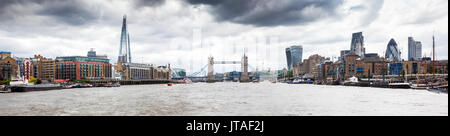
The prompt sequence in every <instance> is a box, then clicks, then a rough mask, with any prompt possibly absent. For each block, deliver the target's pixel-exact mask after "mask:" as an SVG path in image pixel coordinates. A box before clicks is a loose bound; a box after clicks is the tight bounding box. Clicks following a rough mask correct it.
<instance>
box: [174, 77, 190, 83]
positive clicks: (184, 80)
mask: <svg viewBox="0 0 450 136" xmlns="http://www.w3.org/2000/svg"><path fill="white" fill-rule="evenodd" d="M177 83H178V84H192V80H190V79H189V78H184V79H183V80H180V81H178V82H177Z"/></svg>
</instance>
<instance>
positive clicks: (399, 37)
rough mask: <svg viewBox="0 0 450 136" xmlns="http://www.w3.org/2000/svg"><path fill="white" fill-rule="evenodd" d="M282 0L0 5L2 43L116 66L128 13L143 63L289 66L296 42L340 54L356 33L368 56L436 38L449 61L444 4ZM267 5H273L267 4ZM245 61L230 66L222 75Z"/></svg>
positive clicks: (191, 67) (426, 48)
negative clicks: (90, 56) (89, 55)
mask: <svg viewBox="0 0 450 136" xmlns="http://www.w3.org/2000/svg"><path fill="white" fill-rule="evenodd" d="M236 2H240V4H236ZM252 2H253V3H254V4H250V3H252ZM273 2H274V1H258V2H255V1H253V0H249V1H244V2H243V1H238V0H229V1H226V2H224V1H221V2H219V1H214V2H205V1H197V0H175V1H165V0H152V1H142V0H136V1H95V2H91V1H55V0H43V1H20V0H19V1H6V2H3V4H2V5H1V6H0V11H1V12H0V17H1V18H3V19H2V20H1V21H0V49H1V50H4V51H10V52H12V53H13V54H14V55H15V56H19V57H30V56H33V55H34V54H41V55H43V56H46V57H51V58H56V57H57V56H73V55H84V54H85V53H86V51H87V50H89V49H90V48H95V50H96V51H98V52H100V53H107V54H106V55H108V58H109V59H111V62H116V61H117V56H118V55H119V54H118V52H119V51H118V47H119V45H120V35H121V34H120V32H121V31H120V30H121V23H122V21H121V20H122V16H123V15H124V14H126V15H128V20H127V21H128V27H129V28H130V29H129V31H130V33H132V34H133V37H131V40H132V41H133V47H132V48H133V50H132V51H131V52H132V54H133V61H134V62H137V63H141V62H144V63H154V64H157V65H166V64H167V63H170V64H171V65H172V66H173V67H179V68H184V69H186V70H187V71H188V72H193V71H198V70H199V69H200V68H201V67H202V66H203V65H205V64H206V63H207V58H208V56H210V55H213V56H214V57H215V59H216V60H239V59H240V57H241V56H242V54H243V53H245V52H246V53H247V54H248V57H249V65H251V66H253V67H259V69H261V67H263V68H264V69H267V68H272V69H281V68H283V67H286V56H285V50H284V49H285V48H286V47H289V46H291V45H303V48H304V49H303V58H307V57H308V56H310V55H313V54H319V55H322V56H326V57H338V56H339V54H340V51H341V50H349V49H350V48H349V47H350V42H351V40H352V33H355V32H360V31H362V32H363V36H364V47H365V48H366V53H378V54H379V55H380V56H384V53H385V51H386V44H387V43H388V42H389V40H390V39H391V38H394V39H395V40H396V42H397V44H398V48H399V50H400V51H401V52H402V54H401V55H402V56H401V58H402V59H405V60H407V59H408V57H407V55H408V53H407V52H408V37H410V36H412V37H414V38H415V39H419V40H420V41H421V42H422V52H423V54H425V56H430V53H431V48H432V39H431V36H432V35H433V34H434V35H435V36H436V38H437V39H436V40H437V41H436V56H437V58H438V59H448V51H447V50H448V7H447V5H448V1H445V0H444V1H438V0H432V1H425V2H424V1H420V2H410V1H408V2H404V1H382V0H374V1H360V0H352V1H343V0H342V1H341V0H336V1H325V2H324V1H320V2H317V1H310V0H290V1H284V2H283V3H280V4H273ZM397 2H399V3H401V4H397ZM236 5H241V6H242V7H240V10H232V11H229V10H226V9H229V8H233V6H236ZM264 6H266V7H269V8H268V9H267V10H260V9H259V7H264ZM428 7H436V8H428ZM442 9H444V10H442ZM285 13H292V14H285ZM246 48H247V49H248V51H245V49H246ZM422 56H423V55H422ZM238 67H239V66H221V67H218V68H216V71H218V72H223V71H232V70H234V69H235V70H239V68H238Z"/></svg>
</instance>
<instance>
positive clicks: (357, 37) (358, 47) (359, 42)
mask: <svg viewBox="0 0 450 136" xmlns="http://www.w3.org/2000/svg"><path fill="white" fill-rule="evenodd" d="M350 51H352V52H354V53H356V55H358V56H360V57H364V54H365V53H366V49H365V48H364V36H363V34H362V32H357V33H353V34H352V43H351V46H350Z"/></svg>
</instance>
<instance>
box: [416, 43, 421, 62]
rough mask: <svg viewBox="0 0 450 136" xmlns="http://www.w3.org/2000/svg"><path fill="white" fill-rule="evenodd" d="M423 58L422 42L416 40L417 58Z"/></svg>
mask: <svg viewBox="0 0 450 136" xmlns="http://www.w3.org/2000/svg"><path fill="white" fill-rule="evenodd" d="M421 58H422V42H420V41H416V60H420V59H421Z"/></svg>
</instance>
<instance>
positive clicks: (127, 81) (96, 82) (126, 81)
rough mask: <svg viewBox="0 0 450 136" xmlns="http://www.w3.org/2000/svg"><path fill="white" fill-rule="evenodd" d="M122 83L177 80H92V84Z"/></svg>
mask: <svg viewBox="0 0 450 136" xmlns="http://www.w3.org/2000/svg"><path fill="white" fill-rule="evenodd" d="M117 82H118V83H120V85H143V84H166V83H175V82H176V81H175V80H168V79H145V80H115V79H110V80H91V83H92V84H106V83H117Z"/></svg>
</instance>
